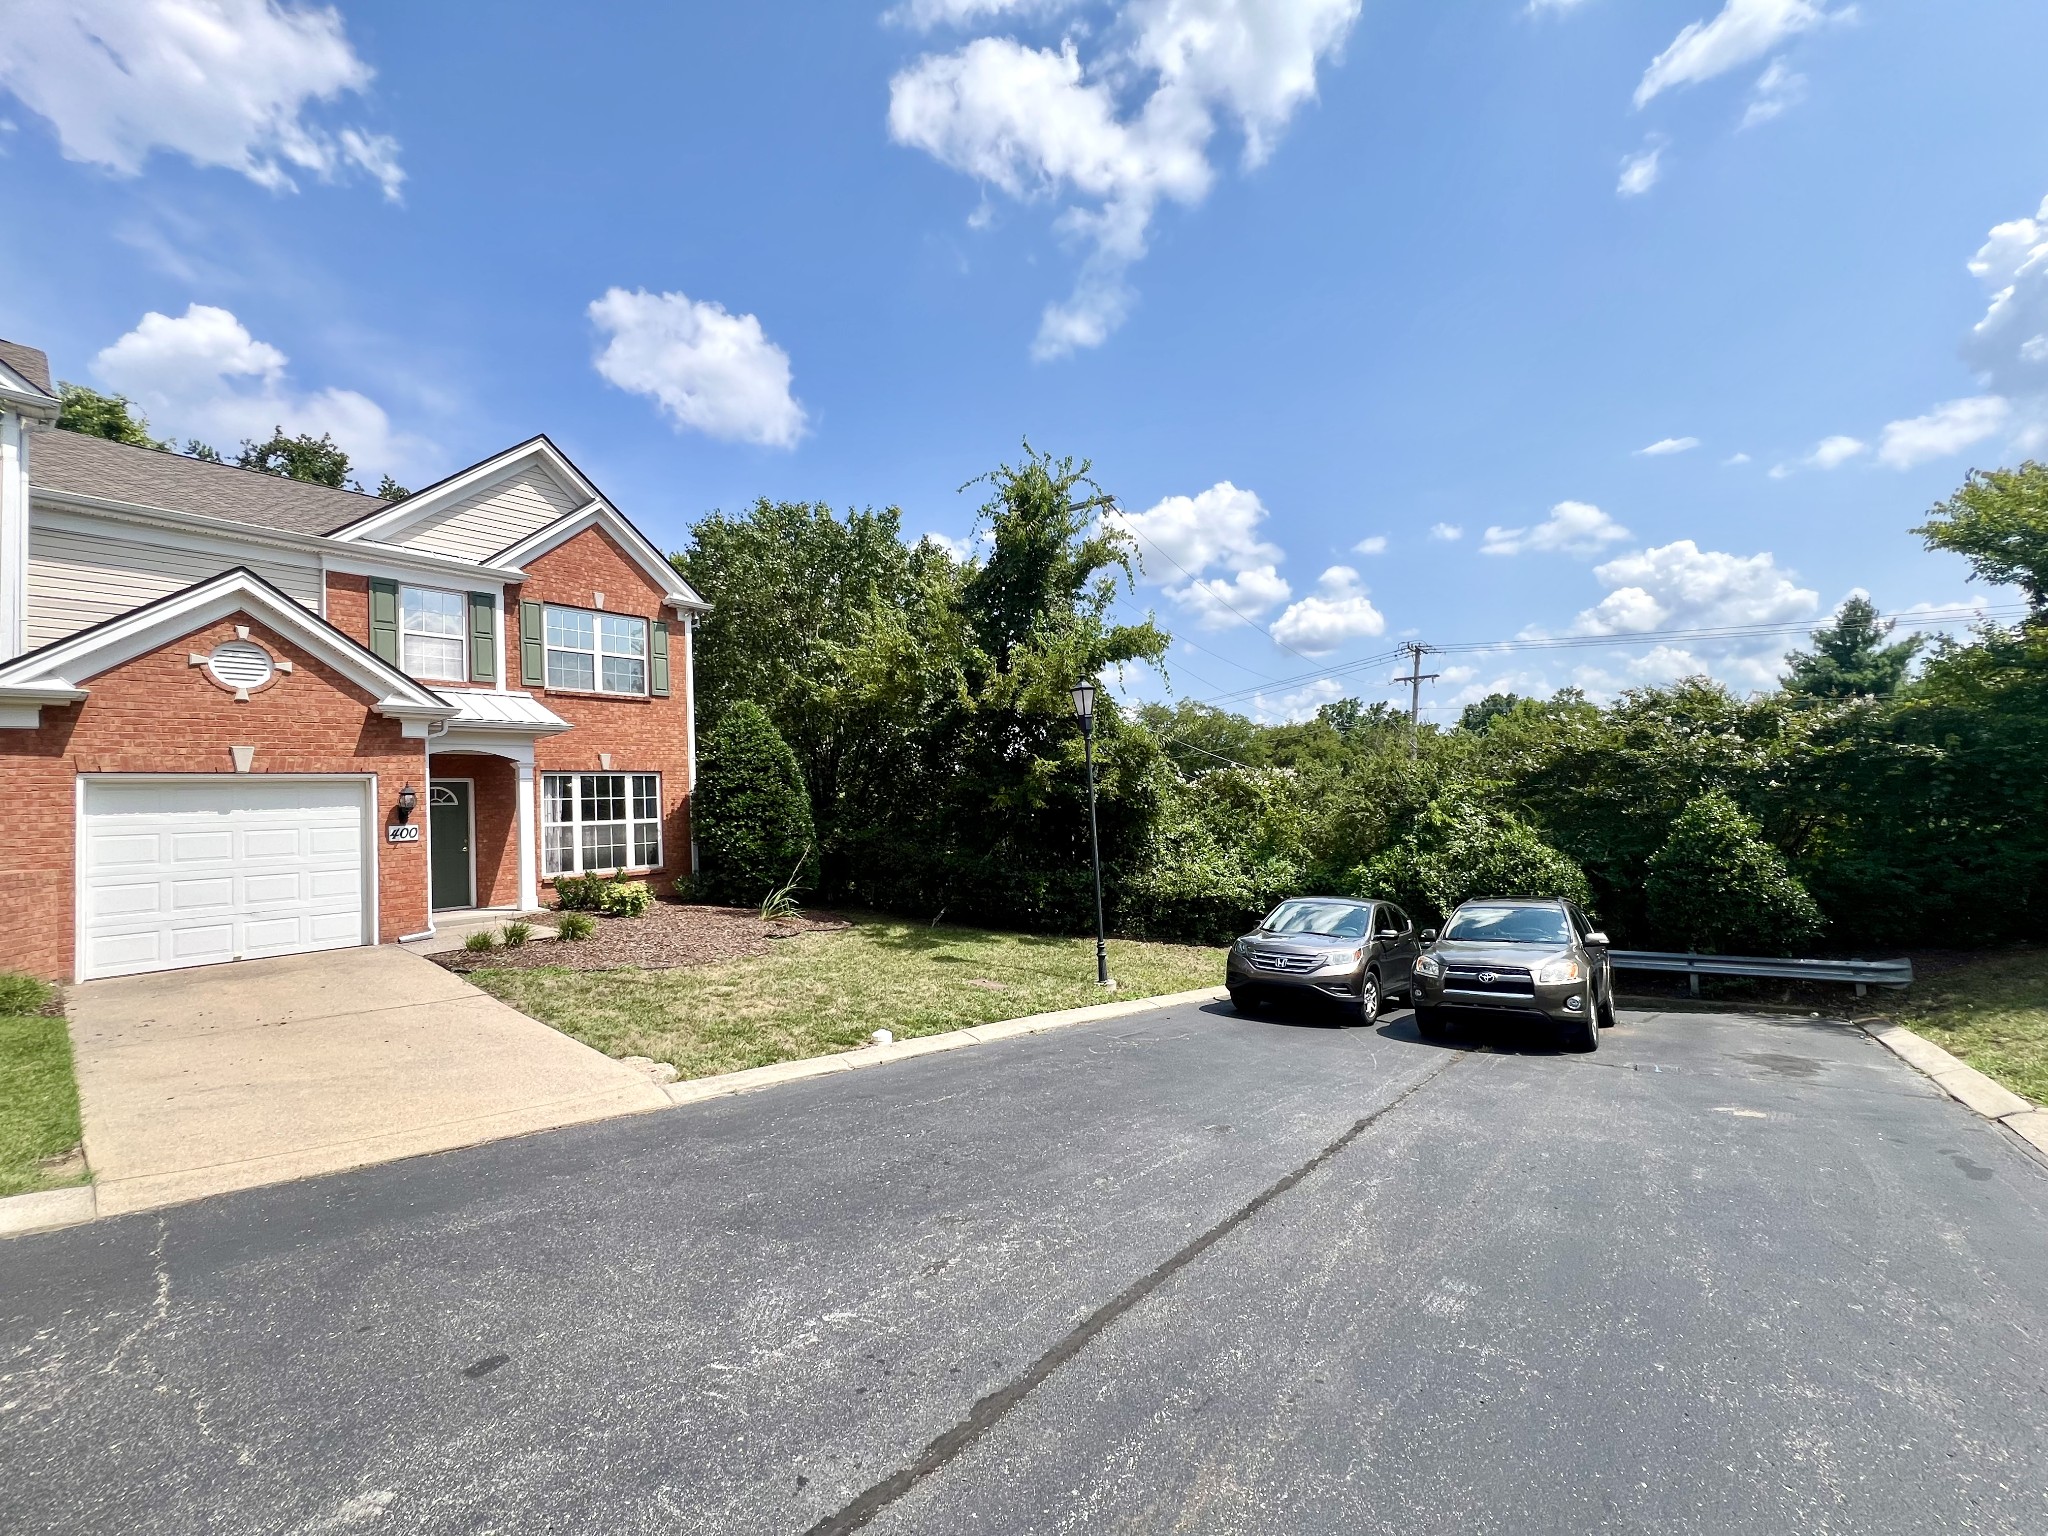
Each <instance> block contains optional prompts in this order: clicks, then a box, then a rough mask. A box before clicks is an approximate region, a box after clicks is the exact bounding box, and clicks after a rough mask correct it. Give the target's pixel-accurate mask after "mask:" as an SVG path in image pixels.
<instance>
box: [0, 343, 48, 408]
mask: <svg viewBox="0 0 2048 1536" xmlns="http://www.w3.org/2000/svg"><path fill="white" fill-rule="evenodd" d="M0 363H5V364H6V365H7V366H8V367H10V368H12V369H13V370H14V371H15V372H16V373H18V374H20V375H21V376H22V377H23V378H24V379H27V380H28V381H29V383H31V384H33V385H35V387H36V388H37V389H40V390H41V391H42V392H43V393H44V394H46V395H51V396H54V395H55V394H56V393H57V391H56V390H54V389H52V388H51V387H50V360H49V358H47V357H45V356H44V355H43V354H42V353H41V352H38V351H37V350H36V349H35V348H34V347H24V346H23V345H22V344H21V343H20V342H18V341H0Z"/></svg>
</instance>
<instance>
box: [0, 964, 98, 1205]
mask: <svg viewBox="0 0 2048 1536" xmlns="http://www.w3.org/2000/svg"><path fill="white" fill-rule="evenodd" d="M49 996H50V991H49V988H47V987H44V986H43V985H42V984H41V983H39V982H34V981H30V980H29V979H28V978H27V977H26V976H14V975H8V974H5V973H0V1195H22V1194H27V1193H28V1192H29V1191H31V1190H37V1189H56V1188H58V1187H60V1186H62V1185H66V1184H82V1183H84V1182H85V1181H86V1179H87V1178H88V1177H89V1175H88V1174H87V1172H86V1168H85V1160H84V1159H83V1158H82V1157H80V1156H78V1155H77V1149H78V1142H79V1136H80V1131H79V1123H78V1084H77V1082H76V1081H75V1080H74V1079H73V1077H72V1075H71V1036H70V1034H69V1033H68V1032H67V1031H66V1030H65V1028H64V1021H63V1020H62V1019H61V1018H52V1017H50V1016H48V1015H47V1014H42V1013H38V1012H36V1010H37V1009H38V1008H40V1007H42V1006H43V1004H44V1003H45V1002H46V1001H47V1000H48V999H49Z"/></svg>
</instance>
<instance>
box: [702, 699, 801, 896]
mask: <svg viewBox="0 0 2048 1536" xmlns="http://www.w3.org/2000/svg"><path fill="white" fill-rule="evenodd" d="M695 810H696V822H697V845H698V850H699V855H700V858H701V861H702V867H703V874H702V878H701V882H700V883H701V885H702V887H703V889H704V893H705V895H706V896H707V897H708V898H709V899H710V900H713V901H725V902H731V903H733V904H735V905H743V906H755V905H758V904H759V903H760V901H761V900H762V898H763V897H765V896H766V895H767V894H768V892H770V891H772V890H774V889H776V888H777V887H778V886H781V885H783V884H785V883H789V882H791V881H795V880H798V879H800V878H801V871H802V869H803V866H804V865H805V864H806V863H807V862H808V860H809V855H810V848H811V845H812V840H813V831H812V824H811V801H810V796H809V795H808V794H807V793H806V791H805V789H804V781H803V775H802V773H801V772H800V771H799V770H798V768H797V761H796V754H795V753H793V752H792V751H790V749H789V743H787V742H786V741H784V740H783V739H782V737H781V735H780V734H779V733H778V732H777V731H776V729H775V726H774V724H773V723H772V722H771V721H770V720H769V718H768V716H767V714H766V713H765V712H764V711H763V710H762V709H761V708H760V706H759V705H756V704H754V703H752V702H750V701H747V700H741V701H740V702H739V703H737V704H734V705H733V706H732V707H731V708H730V709H728V710H726V712H725V714H724V716H723V717H722V718H721V719H720V720H719V722H718V724H717V726H716V727H714V728H713V729H712V730H711V731H710V732H709V733H708V734H707V735H706V736H705V738H704V755H703V758H702V762H701V766H700V767H699V770H698V775H697V799H696V806H695Z"/></svg>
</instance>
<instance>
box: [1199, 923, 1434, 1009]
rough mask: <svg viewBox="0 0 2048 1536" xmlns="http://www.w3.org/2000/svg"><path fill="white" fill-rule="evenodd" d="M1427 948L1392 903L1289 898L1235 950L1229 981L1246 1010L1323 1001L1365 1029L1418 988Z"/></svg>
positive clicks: (1239, 1004)
mask: <svg viewBox="0 0 2048 1536" xmlns="http://www.w3.org/2000/svg"><path fill="white" fill-rule="evenodd" d="M1421 950H1422V943H1421V940H1420V939H1419V938H1418V937H1417V936H1416V932H1415V925H1414V924H1413V923H1411V922H1410V921H1409V920H1408V915H1407V913H1405V912H1403V911H1402V910H1401V909H1400V908H1399V907H1397V906H1395V905H1394V904H1393V903H1392V902H1386V901H1374V900H1371V899H1369V898H1354V897H1349V896H1307V897H1302V898H1299V899H1297V900H1294V901H1283V902H1281V903H1280V905H1279V906H1277V907H1275V908H1274V909H1273V910H1272V911H1271V912H1269V913H1267V914H1266V920H1265V921H1264V922H1262V923H1260V924H1259V926H1258V927H1257V928H1256V929H1255V930H1253V931H1252V932H1251V933H1248V934H1246V935H1245V936H1244V937H1243V938H1241V939H1239V940H1238V941H1237V942H1236V943H1235V944H1233V945H1231V946H1230V960H1229V963H1228V964H1227V965H1226V966H1225V972H1224V979H1225V983H1226V984H1227V985H1228V986H1229V988H1230V1000H1231V1002H1232V1003H1234V1004H1235V1005H1236V1006H1237V1010H1238V1011H1239V1012H1240V1013H1250V1012H1252V1011H1253V1010H1254V1009H1255V1008H1256V1007H1257V1006H1258V1005H1259V1004H1260V1003H1262V1002H1267V1001H1269V1000H1274V999H1277V998H1281V997H1296V998H1320V999H1323V1000H1324V1001H1326V1002H1329V1003H1334V1004H1336V1005H1337V1006H1338V1007H1339V1008H1340V1009H1341V1010H1343V1013H1344V1014H1345V1015H1348V1016H1349V1017H1350V1018H1352V1019H1353V1020H1355V1021H1356V1022H1358V1023H1361V1024H1372V1023H1375V1022H1377V1021H1378V1019H1379V1016H1380V1007H1381V1005H1382V1004H1383V1003H1385V1002H1386V1000H1387V999H1388V998H1390V997H1394V996H1397V995H1402V994H1406V993H1407V992H1408V991H1409V990H1410V988H1412V987H1413V986H1414V984H1415V983H1414V980H1413V978H1412V976H1411V975H1410V973H1411V972H1412V971H1413V970H1414V968H1415V957H1416V956H1417V955H1418V954H1420V953H1421Z"/></svg>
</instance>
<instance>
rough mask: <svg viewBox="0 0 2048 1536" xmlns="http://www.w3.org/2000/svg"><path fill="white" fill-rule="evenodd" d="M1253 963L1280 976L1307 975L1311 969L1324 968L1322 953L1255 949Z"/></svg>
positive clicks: (1256, 966)
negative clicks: (1295, 953) (1295, 952)
mask: <svg viewBox="0 0 2048 1536" xmlns="http://www.w3.org/2000/svg"><path fill="white" fill-rule="evenodd" d="M1252 965H1253V967H1254V968H1255V969H1257V970H1261V971H1271V972H1274V973H1275V974H1276V975H1280V976H1306V975H1307V974H1308V973H1309V972H1310V971H1317V970H1321V969H1322V965H1323V957H1322V956H1321V955H1291V954H1276V953H1274V952H1273V951H1271V950H1253V951H1252Z"/></svg>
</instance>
